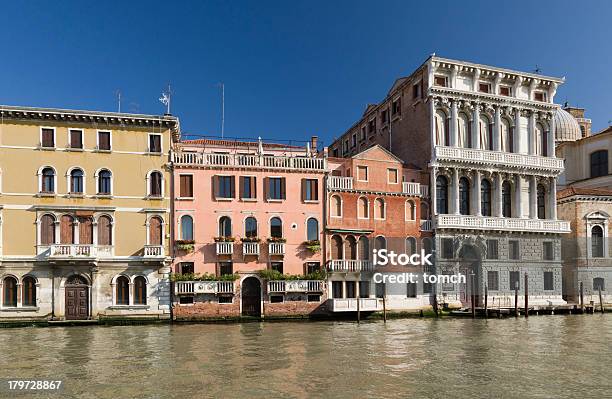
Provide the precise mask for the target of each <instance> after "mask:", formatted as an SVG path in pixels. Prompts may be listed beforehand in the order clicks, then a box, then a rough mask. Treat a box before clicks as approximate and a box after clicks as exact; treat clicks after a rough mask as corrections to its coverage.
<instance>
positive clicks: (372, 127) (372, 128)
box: [368, 119, 376, 134]
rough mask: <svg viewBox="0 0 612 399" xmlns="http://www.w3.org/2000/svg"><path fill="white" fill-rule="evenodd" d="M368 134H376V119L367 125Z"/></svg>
mask: <svg viewBox="0 0 612 399" xmlns="http://www.w3.org/2000/svg"><path fill="white" fill-rule="evenodd" d="M368 132H369V133H370V134H374V133H376V119H372V120H371V121H370V122H369V123H368Z"/></svg>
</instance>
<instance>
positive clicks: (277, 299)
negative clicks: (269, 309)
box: [270, 295, 284, 303]
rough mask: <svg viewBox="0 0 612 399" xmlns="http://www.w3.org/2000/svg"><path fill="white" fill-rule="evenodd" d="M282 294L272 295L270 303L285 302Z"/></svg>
mask: <svg viewBox="0 0 612 399" xmlns="http://www.w3.org/2000/svg"><path fill="white" fill-rule="evenodd" d="M283 299H284V298H283V296H282V295H270V303H283Z"/></svg>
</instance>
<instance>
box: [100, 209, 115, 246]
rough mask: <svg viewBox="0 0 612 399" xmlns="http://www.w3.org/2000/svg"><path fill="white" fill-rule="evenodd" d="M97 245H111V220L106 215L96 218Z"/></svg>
mask: <svg viewBox="0 0 612 399" xmlns="http://www.w3.org/2000/svg"><path fill="white" fill-rule="evenodd" d="M98 245H113V226H112V221H111V218H110V217H108V216H106V215H102V216H100V217H99V218H98Z"/></svg>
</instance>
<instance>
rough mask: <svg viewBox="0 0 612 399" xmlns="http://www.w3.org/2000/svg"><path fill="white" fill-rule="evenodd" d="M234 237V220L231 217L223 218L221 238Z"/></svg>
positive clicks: (220, 221)
mask: <svg viewBox="0 0 612 399" xmlns="http://www.w3.org/2000/svg"><path fill="white" fill-rule="evenodd" d="M231 236H232V219H230V218H229V216H221V218H220V219H219V237H231Z"/></svg>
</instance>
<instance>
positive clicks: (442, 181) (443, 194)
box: [436, 176, 448, 215]
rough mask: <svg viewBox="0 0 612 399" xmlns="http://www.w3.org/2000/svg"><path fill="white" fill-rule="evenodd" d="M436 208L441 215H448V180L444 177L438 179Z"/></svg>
mask: <svg viewBox="0 0 612 399" xmlns="http://www.w3.org/2000/svg"><path fill="white" fill-rule="evenodd" d="M436 208H437V209H436V211H437V212H438V214H440V215H442V214H445V213H448V179H447V178H446V177H444V176H438V178H437V179H436Z"/></svg>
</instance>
